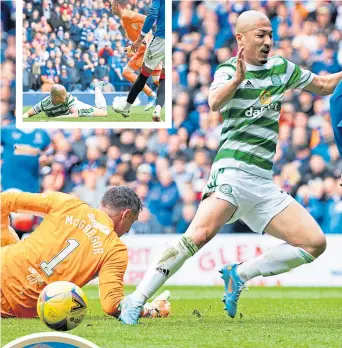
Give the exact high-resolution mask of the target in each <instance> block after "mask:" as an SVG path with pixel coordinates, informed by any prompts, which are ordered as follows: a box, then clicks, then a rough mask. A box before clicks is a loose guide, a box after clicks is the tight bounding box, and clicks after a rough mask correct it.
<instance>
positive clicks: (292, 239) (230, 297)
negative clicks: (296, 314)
mask: <svg viewBox="0 0 342 348" xmlns="http://www.w3.org/2000/svg"><path fill="white" fill-rule="evenodd" d="M265 232H266V233H268V234H270V235H272V236H274V237H276V238H279V239H282V240H284V241H286V242H287V243H284V244H280V245H277V246H276V247H274V248H272V249H270V250H269V251H267V252H266V253H264V254H263V255H261V256H259V257H257V258H255V259H252V260H250V261H247V262H244V263H242V264H240V265H236V264H231V265H227V266H225V267H223V269H222V270H221V272H222V276H223V279H224V280H225V285H226V294H225V296H224V302H225V304H226V306H225V309H226V310H227V313H228V315H229V316H231V317H234V316H235V314H236V306H237V301H238V299H239V296H240V293H241V290H242V289H243V288H244V283H245V282H246V281H248V280H250V279H253V278H255V277H257V276H260V275H261V276H263V277H269V276H273V275H277V274H281V273H285V272H288V271H290V270H291V269H293V268H296V267H299V266H301V265H304V264H307V263H311V262H313V261H314V260H315V259H316V258H317V257H318V256H319V255H321V254H322V253H323V252H324V250H325V248H326V239H325V236H324V234H323V232H322V230H321V228H320V227H319V225H318V224H317V223H316V221H315V220H314V218H313V217H312V216H311V215H310V214H309V213H308V212H307V211H306V210H305V209H304V208H303V207H302V206H301V205H300V204H299V203H297V202H293V203H292V204H291V205H289V206H288V207H287V208H285V209H284V210H283V211H282V212H280V213H279V214H277V215H276V216H274V217H273V218H272V219H271V221H270V222H269V223H268V225H267V226H266V228H265Z"/></svg>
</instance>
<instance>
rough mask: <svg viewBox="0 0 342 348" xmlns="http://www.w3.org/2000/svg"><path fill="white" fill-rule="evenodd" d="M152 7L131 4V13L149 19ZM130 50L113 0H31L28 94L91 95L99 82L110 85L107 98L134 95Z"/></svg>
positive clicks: (27, 10)
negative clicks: (127, 75)
mask: <svg viewBox="0 0 342 348" xmlns="http://www.w3.org/2000/svg"><path fill="white" fill-rule="evenodd" d="M150 2H151V0H127V8H129V9H132V10H134V11H137V12H139V13H142V14H146V13H147V10H148V8H149V4H150ZM128 44H129V40H128V39H127V38H126V37H125V35H124V30H123V28H122V26H121V24H120V19H119V18H118V17H116V16H113V14H112V13H111V6H110V1H109V0H35V1H28V0H25V1H24V13H23V88H24V91H38V90H40V91H43V92H47V91H49V90H50V88H51V86H52V85H53V84H54V83H60V84H62V85H63V86H65V87H66V89H67V91H69V92H72V91H87V90H88V89H89V88H90V86H91V84H92V82H93V80H94V79H97V80H102V81H105V82H107V85H106V87H105V91H106V92H114V91H125V90H129V87H130V84H129V82H128V81H126V80H125V79H124V78H123V76H122V72H123V68H124V67H125V65H126V64H127V62H128V60H127V57H126V54H125V47H126V46H128Z"/></svg>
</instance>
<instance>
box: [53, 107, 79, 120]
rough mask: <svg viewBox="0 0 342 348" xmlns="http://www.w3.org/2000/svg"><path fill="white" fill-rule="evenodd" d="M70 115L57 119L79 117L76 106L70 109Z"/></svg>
mask: <svg viewBox="0 0 342 348" xmlns="http://www.w3.org/2000/svg"><path fill="white" fill-rule="evenodd" d="M69 112H70V114H69V115H61V116H56V117H55V118H66V117H78V116H79V115H78V109H77V108H76V106H73V107H71V108H69Z"/></svg>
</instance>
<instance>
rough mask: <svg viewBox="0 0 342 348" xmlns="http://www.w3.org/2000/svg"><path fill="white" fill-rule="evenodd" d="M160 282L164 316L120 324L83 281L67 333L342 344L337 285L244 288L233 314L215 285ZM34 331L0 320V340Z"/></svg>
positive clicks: (302, 346)
mask: <svg viewBox="0 0 342 348" xmlns="http://www.w3.org/2000/svg"><path fill="white" fill-rule="evenodd" d="M166 288H167V289H169V290H170V291H171V302H172V315H171V316H170V317H169V318H163V319H143V320H141V321H140V324H139V325H138V326H124V325H123V324H121V323H120V322H119V321H118V320H116V319H114V318H111V317H109V316H106V315H105V314H104V313H103V312H102V310H101V307H100V303H99V299H98V291H97V287H96V286H88V287H85V290H86V293H87V295H88V298H89V312H88V314H87V316H86V318H85V319H84V321H83V322H82V323H81V324H80V326H79V327H77V328H76V329H74V330H72V331H70V333H71V334H75V335H78V336H82V337H84V338H86V339H88V340H90V341H92V342H94V343H96V344H97V345H98V346H100V347H108V348H109V347H217V348H220V347H229V348H233V347H239V348H244V347H251V348H252V347H253V348H257V347H258V348H259V347H277V348H291V347H294V348H320V347H327V348H335V347H336V348H337V347H338V348H341V347H342V288H260V287H258V288H256V287H255V288H250V289H249V291H244V292H243V294H242V295H241V300H240V307H239V310H240V311H241V312H242V313H243V314H242V315H240V314H239V313H238V315H237V317H236V318H235V319H234V320H233V319H231V318H228V317H227V316H226V314H225V312H224V311H223V310H222V308H223V304H222V303H221V302H220V299H221V297H222V288H221V287H171V286H169V287H166ZM132 290H133V288H132V287H129V288H126V292H127V293H129V292H132ZM195 310H196V311H197V312H196V311H195ZM194 311H195V314H194ZM196 313H197V314H196ZM40 331H49V329H47V328H46V327H45V326H44V324H43V323H42V322H40V320H39V319H5V320H2V344H3V345H4V344H5V343H7V342H9V341H10V340H13V339H15V338H18V337H21V336H24V335H27V334H30V333H35V332H40Z"/></svg>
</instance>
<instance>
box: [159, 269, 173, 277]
mask: <svg viewBox="0 0 342 348" xmlns="http://www.w3.org/2000/svg"><path fill="white" fill-rule="evenodd" d="M157 271H158V272H159V273H161V274H162V275H163V276H164V277H167V276H168V275H169V273H170V270H169V269H165V268H161V267H157Z"/></svg>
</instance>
